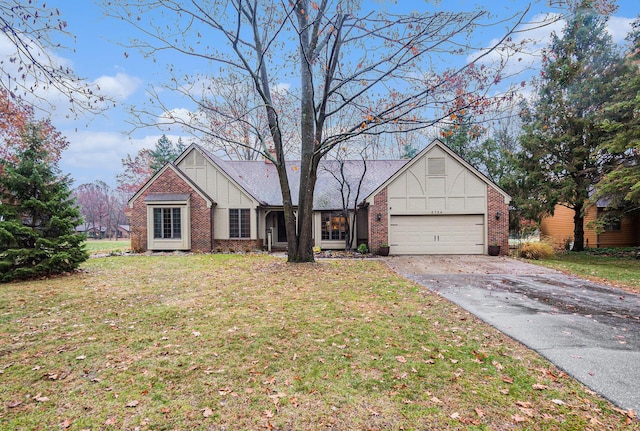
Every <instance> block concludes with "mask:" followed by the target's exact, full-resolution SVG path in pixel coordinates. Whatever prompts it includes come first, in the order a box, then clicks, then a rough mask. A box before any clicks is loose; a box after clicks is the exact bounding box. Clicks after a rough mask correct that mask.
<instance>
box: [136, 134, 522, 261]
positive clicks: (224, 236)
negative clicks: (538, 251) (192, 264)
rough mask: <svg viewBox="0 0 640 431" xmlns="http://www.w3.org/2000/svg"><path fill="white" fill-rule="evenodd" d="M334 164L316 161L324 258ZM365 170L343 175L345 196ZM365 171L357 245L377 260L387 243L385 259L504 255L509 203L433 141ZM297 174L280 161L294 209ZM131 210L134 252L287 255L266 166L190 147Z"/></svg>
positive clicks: (316, 228) (356, 163) (334, 232)
mask: <svg viewBox="0 0 640 431" xmlns="http://www.w3.org/2000/svg"><path fill="white" fill-rule="evenodd" d="M338 163H339V162H337V161H331V160H327V161H322V162H321V164H320V167H319V169H318V180H317V184H316V190H315V196H314V215H313V235H314V242H315V246H317V247H320V248H322V249H343V248H344V247H345V239H344V238H345V235H346V229H345V220H344V217H343V215H342V195H341V193H340V184H339V182H338V181H337V180H336V179H335V178H334V177H333V175H332V174H331V172H330V171H332V170H333V172H335V170H336V169H337V167H338ZM364 163H365V162H363V161H362V160H352V161H347V162H346V163H345V165H344V167H345V173H346V175H345V177H346V179H347V180H348V181H350V183H351V186H352V190H355V189H356V188H357V182H358V181H359V179H360V178H361V177H362V172H363V166H364ZM366 164H367V169H366V174H365V176H364V181H363V183H362V189H361V192H360V196H359V199H358V202H357V204H358V207H359V208H360V210H359V212H358V218H357V222H356V227H355V229H356V232H357V243H358V244H359V243H366V244H368V246H369V249H370V250H371V251H372V252H377V251H378V249H379V248H380V246H381V245H382V244H385V243H386V244H389V246H390V252H391V254H485V253H486V252H487V246H488V245H489V244H498V245H501V246H502V253H503V254H504V253H507V251H508V219H509V217H508V204H509V202H510V199H511V198H510V196H509V195H508V194H507V193H505V192H504V191H503V190H502V189H500V188H499V187H497V186H496V185H495V184H493V183H492V182H491V181H490V180H488V179H487V178H486V177H485V176H484V175H482V174H481V173H480V172H478V171H477V170H476V169H475V168H473V167H472V166H470V165H469V164H468V163H467V162H465V161H464V160H463V159H462V158H461V157H460V156H458V155H457V154H455V153H454V152H453V151H452V150H451V149H449V148H448V147H447V146H446V145H444V144H443V143H441V142H440V141H437V140H435V141H433V142H432V143H431V144H429V145H428V146H427V147H426V148H425V149H424V150H422V151H421V152H420V153H419V154H418V155H416V156H415V157H414V158H413V159H412V160H367V161H366ZM299 166H300V163H299V162H296V161H287V168H288V175H289V182H290V185H291V190H292V193H294V196H293V199H294V204H295V203H296V201H297V195H295V193H296V192H295V191H296V190H297V189H298V184H299V178H300V169H299ZM352 194H353V192H352ZM353 205H354V202H353V201H352V202H351V203H350V204H349V208H353ZM129 207H130V211H129V214H130V225H131V242H132V244H131V246H132V248H133V249H134V250H192V251H201V252H208V251H212V250H213V251H223V250H238V251H244V250H252V249H259V248H264V247H266V246H267V244H269V242H271V243H270V244H271V245H272V246H273V247H276V248H278V247H282V248H285V247H286V245H287V243H286V233H285V229H284V212H283V206H282V195H281V192H280V188H279V181H278V174H277V172H276V169H275V166H274V165H273V164H272V163H271V162H269V161H229V160H221V159H219V158H218V157H216V156H214V155H213V154H211V153H210V152H208V151H207V150H205V149H203V148H202V147H200V146H199V145H196V144H193V145H191V146H190V147H189V148H187V149H186V150H185V151H184V152H183V153H182V154H181V155H180V156H179V157H178V158H177V159H176V160H175V161H174V162H173V163H169V164H167V165H165V166H164V167H163V168H162V169H161V170H160V171H158V172H157V173H156V174H155V175H154V176H153V177H152V178H151V179H150V180H149V181H148V182H147V183H146V184H144V185H143V186H142V187H141V188H140V189H139V190H138V191H137V192H136V193H135V194H134V195H133V197H132V198H131V199H130V200H129ZM355 245H357V244H354V246H355Z"/></svg>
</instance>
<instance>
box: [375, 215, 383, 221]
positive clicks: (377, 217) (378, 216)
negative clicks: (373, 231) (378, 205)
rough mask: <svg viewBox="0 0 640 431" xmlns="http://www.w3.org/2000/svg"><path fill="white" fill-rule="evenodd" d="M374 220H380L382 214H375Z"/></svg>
mask: <svg viewBox="0 0 640 431" xmlns="http://www.w3.org/2000/svg"><path fill="white" fill-rule="evenodd" d="M376 221H382V214H380V213H378V214H376Z"/></svg>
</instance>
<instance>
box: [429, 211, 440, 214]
mask: <svg viewBox="0 0 640 431" xmlns="http://www.w3.org/2000/svg"><path fill="white" fill-rule="evenodd" d="M431 214H442V211H431Z"/></svg>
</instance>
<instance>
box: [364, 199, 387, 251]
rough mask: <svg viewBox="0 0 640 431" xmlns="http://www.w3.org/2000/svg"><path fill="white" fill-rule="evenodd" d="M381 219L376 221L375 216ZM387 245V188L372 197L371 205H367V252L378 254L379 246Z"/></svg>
mask: <svg viewBox="0 0 640 431" xmlns="http://www.w3.org/2000/svg"><path fill="white" fill-rule="evenodd" d="M378 214H380V215H381V216H382V218H381V219H380V221H378V219H377V216H378ZM383 243H385V244H387V245H388V244H389V204H388V202H387V188H386V187H385V188H384V189H382V190H381V191H380V192H379V193H378V194H377V195H375V196H374V197H373V205H369V250H370V251H371V252H372V253H378V251H379V249H380V246H381V245H382V244H383Z"/></svg>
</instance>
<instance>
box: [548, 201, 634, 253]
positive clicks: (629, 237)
mask: <svg viewBox="0 0 640 431" xmlns="http://www.w3.org/2000/svg"><path fill="white" fill-rule="evenodd" d="M602 211H604V208H602V207H598V206H597V205H596V204H590V205H588V206H587V208H586V210H585V215H584V246H585V247H586V248H605V247H637V246H640V218H639V217H638V216H637V215H627V216H625V217H624V218H623V219H622V220H621V221H620V222H619V223H611V224H608V225H607V226H605V227H604V231H603V232H600V233H598V232H597V230H596V228H595V226H594V223H595V221H596V219H597V217H598V215H599V214H600V213H601V212H602ZM574 214H575V212H574V210H572V209H570V208H567V207H565V206H563V205H556V207H555V208H554V212H553V216H549V217H545V218H544V219H542V222H541V223H540V234H541V235H542V236H543V237H545V238H548V239H550V240H551V242H552V243H553V245H554V246H555V247H557V248H564V247H565V246H566V245H567V244H569V243H571V242H572V241H573V230H574V223H573V216H574Z"/></svg>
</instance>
